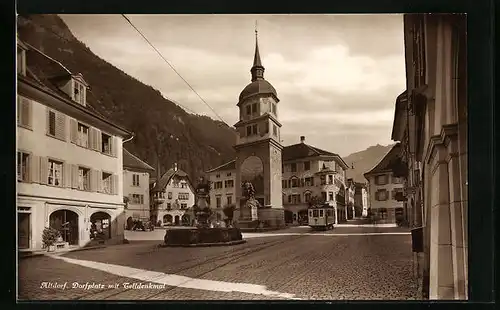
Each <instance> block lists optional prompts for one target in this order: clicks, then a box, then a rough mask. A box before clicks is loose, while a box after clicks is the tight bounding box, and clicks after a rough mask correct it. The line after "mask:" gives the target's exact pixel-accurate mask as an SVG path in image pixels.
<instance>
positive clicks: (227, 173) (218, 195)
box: [206, 160, 236, 221]
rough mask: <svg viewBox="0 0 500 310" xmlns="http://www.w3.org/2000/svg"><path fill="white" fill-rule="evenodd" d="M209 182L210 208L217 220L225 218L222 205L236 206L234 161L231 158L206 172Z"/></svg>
mask: <svg viewBox="0 0 500 310" xmlns="http://www.w3.org/2000/svg"><path fill="white" fill-rule="evenodd" d="M206 174H207V176H208V180H209V181H210V183H211V186H212V189H211V190H210V208H211V209H212V211H213V212H214V214H215V219H216V220H217V221H220V220H223V219H224V218H225V216H224V212H223V211H222V210H223V209H224V207H226V206H228V205H235V206H236V200H235V195H236V188H235V185H236V184H235V182H236V161H235V160H232V161H230V162H228V163H226V164H224V165H221V166H219V167H216V168H214V169H211V170H209V171H207V172H206Z"/></svg>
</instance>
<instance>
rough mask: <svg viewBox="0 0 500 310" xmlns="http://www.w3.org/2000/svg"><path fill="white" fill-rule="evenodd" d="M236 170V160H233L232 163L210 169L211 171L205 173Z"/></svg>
mask: <svg viewBox="0 0 500 310" xmlns="http://www.w3.org/2000/svg"><path fill="white" fill-rule="evenodd" d="M235 169H236V160H234V159H233V160H231V161H230V162H227V163H225V164H223V165H220V166H218V167H215V168H213V169H210V170H208V171H206V172H205V173H211V172H216V171H226V170H235Z"/></svg>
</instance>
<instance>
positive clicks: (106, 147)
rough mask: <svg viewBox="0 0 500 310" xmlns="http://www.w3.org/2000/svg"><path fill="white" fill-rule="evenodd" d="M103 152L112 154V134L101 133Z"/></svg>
mask: <svg viewBox="0 0 500 310" xmlns="http://www.w3.org/2000/svg"><path fill="white" fill-rule="evenodd" d="M101 137H102V138H101V141H102V148H101V150H102V152H103V153H105V154H109V155H111V136H109V135H107V134H105V133H101Z"/></svg>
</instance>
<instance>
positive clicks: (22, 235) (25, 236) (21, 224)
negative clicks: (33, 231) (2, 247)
mask: <svg viewBox="0 0 500 310" xmlns="http://www.w3.org/2000/svg"><path fill="white" fill-rule="evenodd" d="M30 228H31V213H18V214H17V244H18V246H19V248H20V249H29V248H30V243H31V242H30V241H31V238H30Z"/></svg>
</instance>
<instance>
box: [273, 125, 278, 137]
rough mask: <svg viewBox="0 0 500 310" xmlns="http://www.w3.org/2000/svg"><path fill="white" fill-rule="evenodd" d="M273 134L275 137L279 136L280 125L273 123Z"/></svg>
mask: <svg viewBox="0 0 500 310" xmlns="http://www.w3.org/2000/svg"><path fill="white" fill-rule="evenodd" d="M273 135H274V136H275V137H277V136H278V127H276V125H274V124H273Z"/></svg>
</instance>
